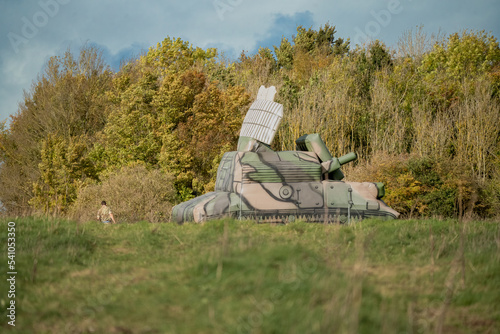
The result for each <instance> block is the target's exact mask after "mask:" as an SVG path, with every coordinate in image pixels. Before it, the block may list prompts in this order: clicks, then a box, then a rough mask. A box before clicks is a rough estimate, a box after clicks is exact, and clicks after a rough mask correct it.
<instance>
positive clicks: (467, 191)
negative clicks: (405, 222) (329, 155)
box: [349, 154, 495, 218]
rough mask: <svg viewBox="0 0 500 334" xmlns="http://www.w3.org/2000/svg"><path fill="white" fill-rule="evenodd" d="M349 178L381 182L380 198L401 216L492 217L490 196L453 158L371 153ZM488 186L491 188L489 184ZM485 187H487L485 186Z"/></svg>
mask: <svg viewBox="0 0 500 334" xmlns="http://www.w3.org/2000/svg"><path fill="white" fill-rule="evenodd" d="M349 179H350V180H352V181H367V182H383V183H384V184H385V186H386V196H385V197H384V201H385V202H386V203H387V204H388V205H389V206H391V207H392V208H394V209H395V210H397V211H399V212H400V213H401V214H402V216H403V217H413V216H422V217H429V216H438V217H467V218H471V217H472V216H480V217H483V218H485V217H489V216H492V212H491V211H492V210H491V207H493V206H494V205H495V203H493V202H494V199H493V198H494V196H492V195H491V192H492V191H491V190H490V192H487V191H486V189H485V190H484V191H483V190H482V188H483V187H481V185H480V182H479V181H480V180H477V179H474V178H473V177H471V176H470V175H468V174H467V173H466V171H465V170H464V168H463V166H462V165H460V164H459V163H458V162H457V161H455V160H453V159H442V160H441V161H433V160H431V159H430V158H427V157H420V156H417V155H408V154H406V155H404V154H401V155H389V154H375V155H374V156H373V157H372V159H371V161H369V162H366V163H365V164H359V165H358V166H356V167H355V168H354V169H353V170H352V171H351V173H350V174H349ZM490 188H491V187H490ZM488 189H489V188H488Z"/></svg>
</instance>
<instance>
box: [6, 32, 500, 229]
mask: <svg viewBox="0 0 500 334" xmlns="http://www.w3.org/2000/svg"><path fill="white" fill-rule="evenodd" d="M260 85H265V86H269V85H274V86H276V88H277V90H278V94H277V96H276V100H277V102H279V103H281V104H283V105H284V110H285V112H284V114H285V115H284V118H283V120H282V124H281V126H280V129H279V131H278V133H277V135H276V138H275V140H274V143H273V148H274V149H276V150H293V149H295V144H294V143H295V139H297V138H298V137H299V136H301V135H302V134H305V133H320V134H321V136H322V138H323V140H324V141H325V143H326V145H327V146H328V147H329V149H330V151H331V152H332V154H333V155H336V156H340V155H343V154H346V153H348V152H350V151H355V152H357V153H358V156H359V160H358V162H357V163H356V164H353V165H352V166H348V167H347V169H346V171H345V174H346V176H347V178H348V179H349V180H351V181H381V182H385V183H386V187H387V195H386V197H385V200H386V202H387V203H388V204H389V205H391V206H393V207H394V208H395V209H396V210H398V211H400V212H401V213H403V215H404V216H442V217H463V216H475V217H492V216H495V215H496V213H497V212H498V210H499V209H500V103H499V89H500V48H499V44H498V42H497V40H496V38H495V37H494V36H492V35H491V34H488V33H486V32H484V31H464V32H461V33H454V34H451V35H449V36H437V37H435V36H427V35H426V34H425V33H424V32H423V29H422V27H417V28H416V29H415V30H413V31H408V32H405V33H404V34H402V36H401V38H400V39H399V42H398V43H397V45H396V46H394V47H393V48H389V47H387V46H386V45H384V43H382V42H380V41H378V40H377V41H374V42H371V43H369V44H367V45H364V46H351V45H350V43H349V40H345V39H343V38H338V37H336V31H335V27H333V26H330V25H328V24H326V25H324V26H322V27H320V28H319V29H318V30H314V29H311V28H309V29H306V28H304V27H301V26H299V27H297V32H296V35H295V36H293V38H291V39H290V40H288V39H287V38H282V40H281V43H280V45H277V46H274V47H273V48H272V49H270V48H260V49H259V50H258V52H256V53H255V54H247V53H244V52H243V53H242V54H241V55H240V57H239V58H238V59H236V60H228V59H227V58H225V57H224V55H223V54H221V53H220V52H219V51H218V50H216V49H212V48H209V49H201V48H199V47H195V46H192V45H191V44H190V43H189V42H187V41H183V40H181V39H179V38H166V39H165V40H163V41H162V42H161V43H158V44H157V45H156V46H155V47H151V48H150V49H149V50H148V51H147V52H144V53H143V54H142V55H140V56H137V57H135V58H133V59H131V60H129V61H127V62H124V63H123V64H122V66H121V67H120V69H119V70H118V71H112V70H111V69H110V67H109V65H108V64H106V62H105V60H104V59H103V57H102V53H101V51H100V50H99V49H97V48H94V47H91V46H85V47H82V49H81V50H80V51H79V53H78V54H74V53H72V52H70V51H67V52H66V53H65V54H63V55H60V56H56V57H52V58H51V59H50V60H49V61H48V62H47V64H46V66H45V68H44V71H43V72H42V73H40V74H39V76H38V77H37V79H36V80H34V82H33V84H32V86H31V87H30V88H29V89H27V90H26V91H25V94H24V99H23V101H22V103H21V104H20V106H19V109H18V110H17V113H15V114H14V115H13V116H12V117H11V119H10V126H8V127H7V126H6V122H3V123H0V161H1V163H0V202H1V203H2V206H3V207H2V210H3V212H4V213H5V214H9V215H25V214H34V213H41V214H44V215H55V216H69V217H78V218H79V219H92V217H93V211H95V208H96V207H97V206H98V203H99V202H100V201H101V200H102V198H101V197H103V196H106V197H107V199H108V201H110V202H111V203H114V204H115V206H114V207H115V212H117V214H118V216H120V215H121V217H122V219H123V220H124V221H137V220H141V219H147V220H149V221H166V220H168V219H169V215H170V208H171V206H172V205H174V204H175V203H178V202H180V201H184V200H187V199H190V198H193V197H195V196H198V195H201V194H203V193H205V192H207V191H210V190H213V188H214V184H215V177H216V172H217V167H218V163H219V161H220V159H221V157H222V155H223V153H224V152H227V151H231V150H234V149H235V148H236V143H237V140H238V135H239V129H240V126H241V123H242V120H243V118H244V116H245V113H246V111H247V109H248V107H249V104H250V103H251V101H253V99H254V98H255V95H256V93H257V90H258V87H259V86H260Z"/></svg>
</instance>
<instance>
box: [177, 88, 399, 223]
mask: <svg viewBox="0 0 500 334" xmlns="http://www.w3.org/2000/svg"><path fill="white" fill-rule="evenodd" d="M275 94H276V89H275V87H269V88H267V89H266V88H265V87H264V86H261V87H260V89H259V92H258V95H257V99H256V101H255V102H254V103H253V104H252V105H251V107H250V109H249V111H248V113H247V115H246V117H245V119H244V121H243V125H242V128H241V132H240V138H239V141H238V148H237V151H234V152H227V153H225V154H224V156H223V157H222V160H221V162H220V165H219V168H218V170H217V179H216V183H215V191H213V192H209V193H207V194H204V195H202V196H199V197H196V198H193V199H191V200H189V201H187V202H184V203H181V204H179V205H177V206H175V207H174V208H173V210H172V220H173V221H175V222H177V223H183V222H189V221H193V222H203V221H206V220H210V219H216V218H222V217H234V218H239V219H254V220H256V221H258V222H275V223H276V222H277V223H287V222H292V221H295V220H304V221H307V222H321V223H330V222H341V223H348V222H350V221H351V220H352V219H363V218H368V217H382V218H387V219H394V218H397V217H398V216H399V213H398V212H396V211H395V210H393V209H391V208H390V207H388V206H387V205H386V204H385V203H384V202H383V201H382V197H383V196H384V193H385V190H384V185H383V184H382V183H370V182H362V183H360V182H344V181H342V180H343V178H344V174H343V173H342V171H341V170H340V168H341V166H342V165H344V164H346V163H349V162H351V161H354V160H356V159H357V155H356V153H349V154H346V155H344V156H341V157H339V158H336V157H333V156H332V155H331V154H330V152H329V150H328V148H327V147H326V145H325V144H324V142H323V141H322V139H321V137H320V135H319V134H307V135H304V136H302V137H300V138H298V139H297V140H296V151H281V152H275V151H273V150H272V149H271V148H270V145H271V142H272V140H273V138H274V135H275V133H276V130H277V129H278V126H279V124H280V122H281V119H282V117H283V106H282V105H281V104H279V103H276V102H274V95H275Z"/></svg>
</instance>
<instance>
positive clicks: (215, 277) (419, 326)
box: [0, 218, 500, 333]
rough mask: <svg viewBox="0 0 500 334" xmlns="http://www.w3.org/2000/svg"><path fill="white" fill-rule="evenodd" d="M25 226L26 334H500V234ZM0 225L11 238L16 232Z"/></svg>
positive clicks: (414, 227) (295, 226) (22, 315)
mask: <svg viewBox="0 0 500 334" xmlns="http://www.w3.org/2000/svg"><path fill="white" fill-rule="evenodd" d="M16 223H17V224H16V225H17V230H16V233H17V234H16V238H17V240H16V241H17V243H16V245H17V246H16V247H17V248H16V251H17V254H16V255H17V258H16V259H17V271H18V276H17V295H16V303H17V305H18V308H17V325H16V328H15V329H16V332H20V333H49V332H50V333H88V332H96V333H495V332H496V331H497V330H498V328H499V326H500V307H499V306H500V304H499V303H500V302H499V301H500V285H499V284H498V282H499V279H498V277H500V229H499V225H498V223H492V222H485V221H477V222H472V221H471V222H468V223H460V222H458V221H456V220H446V221H440V220H408V221H401V220H399V221H385V222H384V221H378V220H365V221H361V222H355V223H353V224H351V225H349V226H346V225H322V224H307V223H302V222H296V223H292V224H288V225H263V224H255V223H254V222H249V221H241V222H238V221H234V220H221V221H211V222H208V223H205V224H203V225H196V224H185V225H174V224H149V223H137V224H119V225H100V224H97V223H91V222H90V223H81V224H77V223H74V222H70V221H61V220H48V219H31V218H25V219H18V220H16ZM0 226H1V228H2V229H3V230H4V231H6V227H7V224H6V221H2V223H1V224H0ZM0 241H1V242H5V241H6V232H4V233H2V234H0ZM0 270H1V271H2V272H6V261H2V262H0ZM6 287H7V286H6V282H5V281H2V282H1V283H0V288H1V291H2V295H1V296H0V303H2V314H1V316H2V319H4V321H3V322H2V323H1V324H0V326H1V328H2V329H3V330H5V331H8V329H10V328H9V326H8V325H7V323H6V320H5V319H7V318H6V317H5V312H6V310H5V309H6V307H5V306H6V304H5V303H6V302H7V300H6V293H5V291H6Z"/></svg>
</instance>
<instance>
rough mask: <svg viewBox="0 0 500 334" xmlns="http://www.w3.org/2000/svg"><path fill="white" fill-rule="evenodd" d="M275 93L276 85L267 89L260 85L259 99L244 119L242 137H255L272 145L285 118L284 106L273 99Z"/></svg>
mask: <svg viewBox="0 0 500 334" xmlns="http://www.w3.org/2000/svg"><path fill="white" fill-rule="evenodd" d="M275 94H276V88H275V87H274V86H271V87H269V88H267V89H266V88H265V87H264V86H261V87H260V89H259V93H258V94H257V100H256V101H255V102H254V103H252V105H251V106H250V109H249V110H248V112H247V115H246V116H245V119H244V120H243V125H242V126H241V131H240V137H250V138H254V139H257V140H258V141H260V142H263V143H264V144H267V145H271V142H272V141H273V139H274V135H275V134H276V130H277V129H278V126H279V125H280V122H281V119H282V118H283V106H282V105H281V104H279V103H276V102H274V101H273V100H274V95H275Z"/></svg>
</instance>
